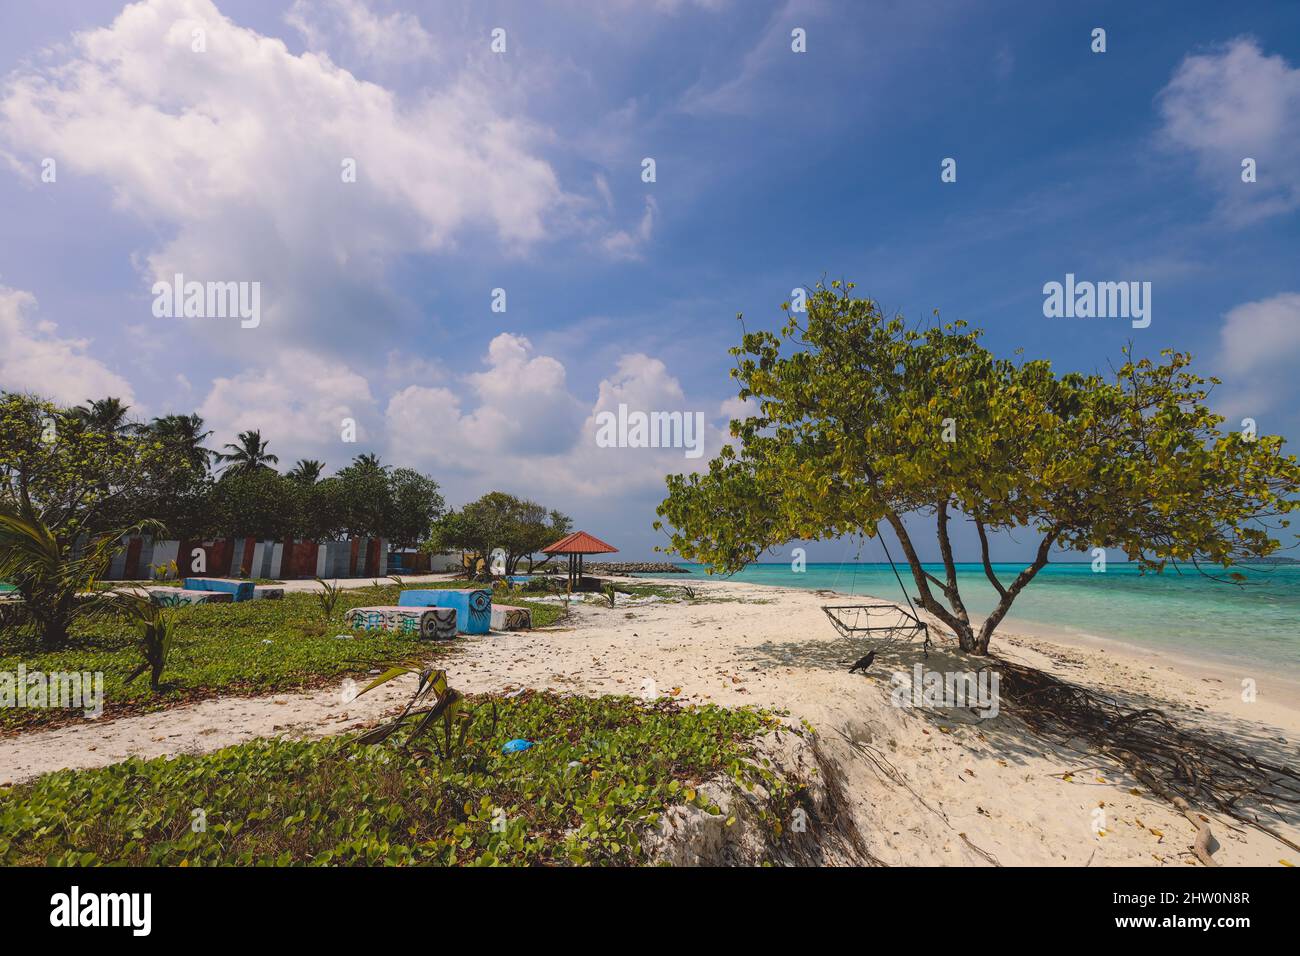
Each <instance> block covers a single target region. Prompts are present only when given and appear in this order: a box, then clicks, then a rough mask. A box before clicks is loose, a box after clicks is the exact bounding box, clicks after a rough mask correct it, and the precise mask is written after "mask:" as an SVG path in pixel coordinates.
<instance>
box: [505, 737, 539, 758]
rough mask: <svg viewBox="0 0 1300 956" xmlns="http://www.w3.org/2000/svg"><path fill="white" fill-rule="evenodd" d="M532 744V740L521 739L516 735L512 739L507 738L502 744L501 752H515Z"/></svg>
mask: <svg viewBox="0 0 1300 956" xmlns="http://www.w3.org/2000/svg"><path fill="white" fill-rule="evenodd" d="M532 745H533V742H532V741H531V740H521V739H520V738H518V737H516V738H515V739H514V740H507V741H506V742H505V744H504V745H502V747H501V752H502V753H503V754H517V753H519V752H520V751H521V750H527V749H528V748H529V747H531V746H532Z"/></svg>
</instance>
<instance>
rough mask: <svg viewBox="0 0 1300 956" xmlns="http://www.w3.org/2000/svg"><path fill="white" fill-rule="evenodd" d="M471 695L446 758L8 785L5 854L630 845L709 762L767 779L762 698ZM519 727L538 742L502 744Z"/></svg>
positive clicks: (349, 859)
mask: <svg viewBox="0 0 1300 956" xmlns="http://www.w3.org/2000/svg"><path fill="white" fill-rule="evenodd" d="M469 700H470V703H471V704H474V705H476V706H474V707H473V717H472V726H471V727H470V730H469V733H468V735H467V739H466V741H465V745H464V747H463V748H462V749H458V750H457V751H456V753H455V754H454V756H452V757H450V758H447V759H440V758H438V757H437V756H436V755H434V754H433V753H432V752H431V751H425V750H418V749H416V750H412V751H411V753H410V754H409V755H407V754H404V753H403V752H401V751H399V750H398V749H396V748H395V747H393V746H391V745H388V744H385V745H379V746H371V747H364V746H360V745H358V744H356V743H355V741H354V740H353V739H352V738H347V737H335V738H329V739H326V740H323V741H313V742H304V741H286V740H258V741H254V742H251V743H247V744H241V745H239V746H235V747H228V748H226V749H224V750H219V751H216V752H215V753H211V754H206V755H201V756H196V755H186V754H182V755H178V756H176V757H173V758H171V759H162V758H160V759H156V760H150V761H140V760H138V759H133V760H129V761H127V762H125V763H120V764H115V765H113V766H110V767H105V768H102V769H96V770H82V771H71V770H64V771H59V772H57V773H52V774H48V775H46V776H44V777H40V778H38V779H37V780H35V781H33V782H31V783H29V784H24V785H21V786H18V787H15V788H12V789H9V790H0V865H5V866H13V865H40V864H50V865H66V866H93V865H101V864H109V863H119V864H131V865H163V866H178V865H188V866H196V865H250V864H275V865H289V864H315V865H327V864H328V865H375V864H394V865H406V864H435V865H446V864H460V865H492V864H557V863H560V864H564V863H578V864H581V863H601V864H604V863H635V862H638V861H640V860H642V859H643V852H642V847H641V837H642V835H643V834H644V833H645V831H646V828H648V827H651V826H653V825H655V824H656V823H657V821H658V819H659V817H660V814H661V813H662V812H663V810H664V809H665V808H666V807H667V806H669V805H670V804H674V803H682V802H696V803H698V804H700V805H701V806H705V805H704V802H703V797H702V796H701V795H700V794H699V793H697V792H696V790H695V787H696V786H698V784H699V783H701V782H702V781H703V780H705V779H707V778H709V777H711V776H713V775H715V774H719V773H724V774H728V775H730V776H732V777H734V778H736V779H738V780H752V779H755V776H756V775H757V776H761V777H763V778H764V780H765V782H767V783H768V784H769V786H770V785H771V784H772V783H773V778H772V776H771V774H770V771H767V770H765V769H763V768H760V767H758V766H756V765H754V764H752V763H750V762H749V760H748V758H749V757H750V756H751V754H752V750H753V743H752V741H753V740H754V738H755V737H756V736H758V735H759V734H761V733H762V732H764V731H765V730H766V729H768V728H769V727H770V726H771V724H772V722H773V721H774V718H773V717H772V716H770V715H768V714H766V713H762V712H756V711H752V710H726V709H723V708H720V707H715V706H711V705H710V706H703V707H681V706H678V705H675V704H671V703H667V702H661V703H657V704H654V705H647V704H643V703H641V702H638V701H635V700H632V699H629V698H611V697H605V698H597V699H589V698H581V697H560V696H556V695H552V694H534V693H531V692H530V693H527V694H524V695H521V696H520V697H516V698H504V699H500V698H496V699H492V700H493V701H494V702H495V707H493V706H490V705H489V701H488V700H484V699H477V700H476V699H474V698H470V699H469ZM479 704H483V705H484V706H478V705H479ZM494 712H495V721H496V722H495V729H494V728H493V715H494ZM515 737H522V738H525V739H528V740H531V741H533V742H534V746H533V747H532V748H530V749H528V750H525V751H522V752H520V753H511V754H504V753H502V752H501V746H502V744H503V743H504V742H505V741H506V740H509V739H511V738H515ZM776 789H778V790H780V786H779V785H778V786H777V788H776ZM705 809H707V810H709V811H710V812H718V811H717V808H716V807H707V806H706V807H705ZM200 821H201V823H202V827H200Z"/></svg>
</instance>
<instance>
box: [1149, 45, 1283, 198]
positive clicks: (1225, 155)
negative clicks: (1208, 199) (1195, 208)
mask: <svg viewBox="0 0 1300 956" xmlns="http://www.w3.org/2000/svg"><path fill="white" fill-rule="evenodd" d="M1158 102H1159V108H1160V113H1161V115H1162V117H1163V120H1164V125H1163V128H1162V130H1161V135H1162V138H1163V140H1164V141H1165V142H1166V143H1167V144H1169V145H1171V146H1173V147H1175V148H1178V149H1183V150H1186V151H1188V152H1190V153H1191V154H1192V156H1193V157H1194V158H1195V160H1196V163H1197V166H1198V168H1199V170H1200V172H1201V174H1202V175H1203V176H1204V177H1205V178H1206V179H1207V180H1209V181H1211V182H1213V183H1214V184H1215V185H1216V187H1217V189H1218V191H1219V192H1220V195H1221V212H1222V213H1223V214H1224V216H1225V218H1228V219H1230V220H1234V221H1236V222H1239V223H1240V222H1247V221H1251V220H1255V219H1259V218H1263V217H1265V216H1270V215H1275V214H1279V213H1286V212H1290V211H1292V210H1294V209H1296V208H1298V207H1300V166H1298V165H1297V164H1296V162H1295V157H1296V155H1297V154H1300V68H1297V67H1293V66H1292V65H1291V64H1290V63H1288V62H1287V60H1286V59H1285V58H1283V57H1282V56H1278V55H1274V56H1267V55H1265V53H1264V52H1263V51H1262V50H1261V49H1260V47H1259V44H1258V43H1256V42H1255V41H1254V40H1253V39H1250V38H1245V37H1243V38H1238V39H1236V40H1233V41H1232V42H1231V43H1228V44H1226V45H1225V46H1223V47H1221V48H1218V49H1216V50H1213V51H1211V52H1207V53H1199V54H1194V55H1191V56H1188V57H1186V58H1185V59H1184V60H1183V62H1182V63H1181V64H1179V66H1178V68H1177V69H1176V70H1175V71H1174V74H1173V77H1172V78H1171V79H1170V81H1169V83H1168V85H1167V86H1165V88H1164V89H1163V90H1162V91H1161V93H1160V96H1159V101H1158ZM1247 157H1249V158H1251V159H1254V160H1255V162H1256V164H1257V177H1258V181H1257V182H1254V183H1243V182H1242V180H1241V173H1242V168H1241V163H1242V160H1243V159H1245V158H1247Z"/></svg>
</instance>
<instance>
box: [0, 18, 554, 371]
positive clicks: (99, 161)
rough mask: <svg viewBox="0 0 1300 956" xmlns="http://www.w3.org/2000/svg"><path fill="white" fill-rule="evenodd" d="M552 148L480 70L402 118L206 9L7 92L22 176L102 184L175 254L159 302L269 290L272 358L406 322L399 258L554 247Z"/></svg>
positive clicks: (224, 334)
mask: <svg viewBox="0 0 1300 956" xmlns="http://www.w3.org/2000/svg"><path fill="white" fill-rule="evenodd" d="M354 8H355V5H354V4H343V5H341V6H340V5H334V6H332V7H330V8H329V9H333V10H343V11H345V12H346V11H349V10H353V9H354ZM367 22H368V21H367ZM381 22H382V23H384V24H386V25H387V26H386V27H385V29H387V28H388V27H393V26H394V25H393V24H392V23H391V22H389V21H381ZM397 25H398V26H400V21H399V22H398V24H397ZM376 29H378V28H376ZM196 31H202V33H196ZM375 35H376V36H377V35H378V34H375ZM196 37H201V38H202V47H203V51H202V52H198V51H196V49H195V47H196V45H197V40H196ZM376 42H379V41H376ZM541 135H542V134H541V132H540V131H538V130H535V129H533V128H532V127H531V126H530V124H528V123H527V122H526V121H524V120H521V119H515V118H511V117H507V116H503V115H501V114H500V113H499V112H498V111H497V110H496V109H495V108H494V103H493V98H492V97H491V96H490V95H489V93H488V92H487V91H486V90H485V89H484V88H483V87H481V86H480V85H478V84H477V82H476V81H475V80H474V79H473V74H472V72H471V71H469V70H464V71H462V72H461V73H460V74H458V75H457V76H454V77H452V78H450V79H449V80H448V81H447V83H446V85H445V86H443V87H441V88H439V89H437V90H434V91H427V92H424V93H422V94H420V95H419V96H418V97H415V98H413V99H411V100H409V101H407V100H399V98H398V97H397V96H396V94H395V93H394V92H392V91H391V90H389V89H387V88H385V87H383V86H380V85H377V84H375V83H371V82H366V81H363V80H360V79H358V78H357V77H355V76H354V75H352V74H351V73H349V72H348V71H346V70H343V69H340V68H339V67H337V66H335V65H334V64H333V63H332V62H331V61H330V59H329V58H328V57H324V56H320V55H317V54H315V53H311V52H308V53H304V54H303V55H301V56H295V55H293V54H291V53H290V52H289V50H288V49H287V48H286V47H285V45H284V43H283V42H281V41H280V40H278V39H274V38H271V37H267V36H262V35H261V34H259V33H257V32H256V31H254V30H251V29H247V28H245V27H241V26H239V25H237V24H235V23H233V22H232V21H231V20H229V19H228V18H227V17H225V16H223V15H222V14H221V12H220V11H219V10H218V9H217V7H216V6H215V5H213V4H212V3H211V2H210V0H146V2H141V3H136V4H132V5H130V6H128V7H126V8H125V9H124V10H123V11H122V13H121V14H120V15H119V16H118V17H117V18H116V19H115V20H114V21H113V23H112V24H111V25H110V26H107V27H104V28H102V29H95V30H90V31H87V32H83V33H78V34H76V35H74V37H73V38H72V41H71V43H70V44H69V46H68V47H67V49H66V52H65V53H64V54H63V59H62V60H61V61H60V62H58V63H56V64H55V65H53V66H51V67H49V68H47V69H41V70H37V69H30V68H29V69H24V70H20V71H18V72H16V73H15V74H12V75H11V76H10V77H9V78H8V79H7V80H6V82H5V85H4V87H3V91H2V92H0V142H2V143H3V144H4V147H3V148H4V150H5V152H6V153H7V154H8V156H9V158H10V159H11V161H13V162H15V163H18V164H19V165H21V166H22V167H24V168H34V167H35V166H37V165H38V164H39V160H40V158H41V157H44V156H52V157H54V158H56V159H57V160H58V162H59V165H60V170H61V172H62V171H64V170H67V171H70V172H72V173H73V174H75V175H82V176H92V177H98V178H100V179H102V180H103V181H105V182H106V183H107V184H108V185H109V186H110V187H111V189H112V193H113V197H114V200H115V202H116V204H117V205H118V206H119V207H121V208H122V209H125V210H129V211H131V212H132V213H134V214H136V215H138V216H139V217H140V218H142V219H143V220H145V221H147V222H149V223H150V224H152V225H154V226H156V227H157V228H158V229H159V232H160V233H161V234H163V235H165V236H167V237H168V238H166V239H165V240H163V241H162V243H161V244H160V245H159V246H158V247H157V248H155V249H152V250H150V251H149V253H148V255H147V256H145V257H144V264H145V265H144V269H145V271H146V272H147V276H146V280H147V282H149V283H150V284H151V283H152V281H153V280H154V279H156V278H170V277H171V276H172V275H173V274H174V273H177V272H180V273H183V274H184V275H185V276H186V277H187V278H188V279H198V280H200V281H210V280H223V281H224V280H243V281H260V282H261V283H262V310H263V321H262V324H261V327H260V328H259V330H258V333H257V334H258V335H259V338H258V339H257V344H258V347H259V348H260V349H265V348H266V347H267V345H268V344H269V343H268V342H267V339H272V340H274V341H275V342H276V343H285V342H289V341H293V342H295V343H302V342H304V341H308V342H311V343H313V344H314V345H315V346H317V347H318V348H320V349H325V350H330V349H335V350H341V346H342V343H344V342H346V341H347V340H348V339H349V335H347V334H346V333H347V332H355V329H356V327H357V325H358V324H359V323H361V322H363V321H364V322H367V323H370V324H371V325H372V326H373V325H376V324H379V323H381V322H382V321H383V320H384V319H385V318H389V317H391V316H392V315H393V314H395V311H396V310H397V309H398V308H399V306H400V303H395V302H393V301H391V299H390V295H391V294H390V293H389V292H388V291H387V283H386V281H385V280H386V277H387V268H388V266H389V264H390V263H391V262H392V261H393V260H394V259H396V258H397V257H399V256H402V255H406V254H409V253H411V252H429V251H437V250H442V249H447V248H449V247H452V246H453V245H455V244H456V243H457V241H458V239H459V238H460V237H461V236H462V235H464V234H473V235H480V234H486V235H488V236H491V237H493V238H494V239H495V241H496V242H497V243H498V244H499V245H500V246H501V247H503V248H504V249H506V250H507V251H510V252H515V251H521V250H523V249H525V248H527V247H528V246H529V245H530V244H532V243H535V242H538V241H541V240H543V239H545V238H547V236H548V234H549V233H548V229H549V223H550V220H551V218H552V217H553V216H554V215H555V214H556V213H557V211H558V210H560V209H561V207H566V204H567V203H568V200H567V198H566V197H565V195H564V194H563V193H562V190H561V188H560V186H559V184H558V181H557V178H556V175H555V173H554V171H553V170H552V168H551V166H550V165H549V164H548V163H547V162H546V161H545V160H543V159H541V158H540V157H539V156H538V155H537V154H536V152H535V151H534V148H533V144H534V141H535V140H537V139H539V138H540V137H541ZM348 161H354V162H355V180H356V181H355V182H345V181H344V178H345V177H344V173H345V171H346V170H345V163H347V162H348ZM193 328H194V331H195V333H196V334H198V335H203V336H206V337H208V338H209V340H210V341H212V342H216V343H219V344H222V345H224V346H226V347H227V348H229V349H230V350H231V351H234V350H240V351H245V352H246V351H247V348H248V346H249V345H250V342H249V340H248V338H247V336H246V335H244V336H241V335H237V334H234V333H232V332H230V330H229V329H227V328H225V327H224V326H220V325H218V324H214V323H212V322H211V321H206V320H205V322H202V323H199V324H195V325H194V326H193Z"/></svg>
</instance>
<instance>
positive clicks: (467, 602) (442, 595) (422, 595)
mask: <svg viewBox="0 0 1300 956" xmlns="http://www.w3.org/2000/svg"><path fill="white" fill-rule="evenodd" d="M397 603H398V605H399V606H401V607H454V608H455V609H456V626H457V627H458V628H460V632H461V633H462V634H486V633H487V632H488V630H489V629H490V628H491V627H492V592H491V591H489V590H488V589H486V588H440V589H420V588H412V589H411V590H409V591H403V592H402V593H401V596H400V597H398V599H397Z"/></svg>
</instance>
